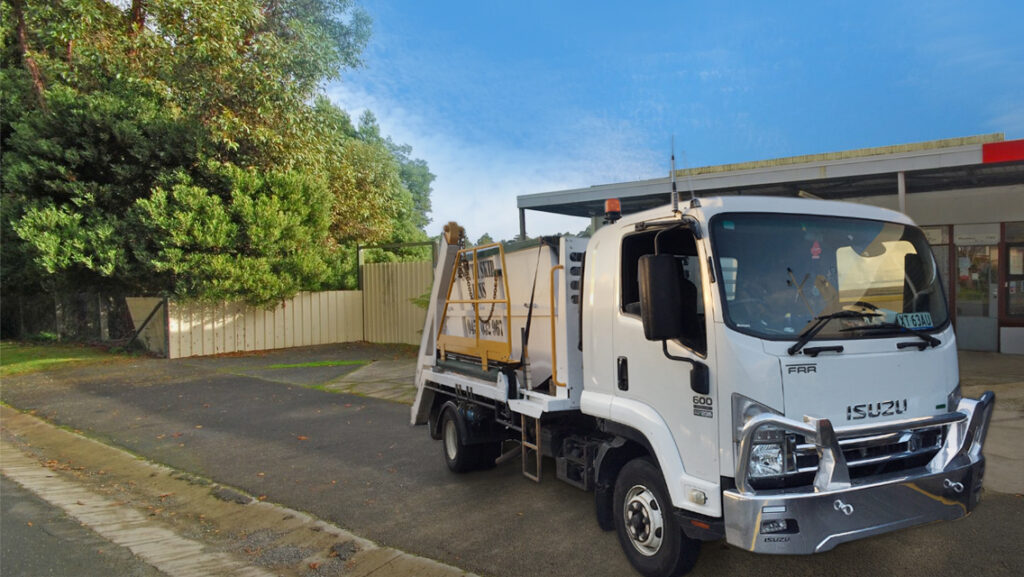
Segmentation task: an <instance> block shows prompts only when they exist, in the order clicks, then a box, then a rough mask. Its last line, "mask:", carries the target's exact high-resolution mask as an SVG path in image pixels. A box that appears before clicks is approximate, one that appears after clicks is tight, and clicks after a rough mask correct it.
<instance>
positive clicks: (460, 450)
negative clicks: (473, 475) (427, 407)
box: [440, 406, 477, 473]
mask: <svg viewBox="0 0 1024 577" xmlns="http://www.w3.org/2000/svg"><path fill="white" fill-rule="evenodd" d="M458 419H459V415H458V412H457V410H456V409H455V407H452V406H448V407H445V408H444V410H442V411H441V427H440V429H441V446H442V447H443V448H444V462H445V464H447V465H448V468H449V469H451V470H452V471H454V472H456V473H465V472H467V471H472V470H473V469H474V468H476V462H477V456H476V451H475V450H474V448H473V447H472V446H471V445H467V444H466V439H464V438H463V435H462V432H461V428H460V427H459V420H458Z"/></svg>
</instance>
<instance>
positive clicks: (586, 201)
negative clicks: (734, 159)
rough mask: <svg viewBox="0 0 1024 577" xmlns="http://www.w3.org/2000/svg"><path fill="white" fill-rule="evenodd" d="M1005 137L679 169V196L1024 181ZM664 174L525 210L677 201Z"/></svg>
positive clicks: (1021, 145) (837, 195)
mask: <svg viewBox="0 0 1024 577" xmlns="http://www.w3.org/2000/svg"><path fill="white" fill-rule="evenodd" d="M1002 138H1003V137H1002V135H1001V134H993V135H985V136H974V137H967V138H959V139H948V140H941V141H933V142H927V143H918V144H912V145H901V146H894V147H883V148H870V149H862V150H856V151H849V152H841V153H827V154H821V155H813V156H806V157H794V158H783V159H777V160H771V161H760V162H752V163H744V164H736V165H724V166H712V167H704V168H695V169H690V170H682V171H677V172H676V188H677V190H678V191H679V195H680V198H682V199H684V200H685V199H688V198H689V197H690V194H691V193H690V190H691V189H692V191H693V193H694V194H695V195H697V196H730V195H741V194H743V195H759V196H787V197H792V196H797V195H798V194H799V193H800V192H801V191H804V192H807V193H810V194H813V195H815V196H818V197H821V198H825V199H831V200H842V199H848V198H853V197H863V196H876V195H888V194H896V192H897V188H898V184H897V182H898V175H899V173H900V172H902V173H903V175H904V179H905V184H906V192H907V193H908V194H913V193H917V192H935V191H942V190H955V189H970V188H982V187H990V186H1002V185H1008V184H1020V183H1024V140H1012V141H1004V140H1003V139H1002ZM670 191H671V180H670V179H669V177H668V176H666V177H664V178H658V179H651V180H643V181H635V182H626V183H616V184H605V185H599V186H591V187H588V188H578V189H571V190H562V191H554V192H544V193H538V194H527V195H522V196H520V197H518V199H517V201H518V206H519V208H520V209H529V210H538V211H542V212H550V213H555V214H564V215H569V216H582V217H593V216H599V215H602V214H604V201H605V200H606V199H608V198H618V199H619V200H620V201H621V203H622V211H623V212H624V213H633V212H638V211H641V210H646V209H649V208H654V207H656V206H662V205H665V204H667V203H668V202H669V201H670Z"/></svg>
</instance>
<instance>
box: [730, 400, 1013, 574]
mask: <svg viewBox="0 0 1024 577" xmlns="http://www.w3.org/2000/svg"><path fill="white" fill-rule="evenodd" d="M994 404H995V396H994V395H993V394H992V393H991V392H986V393H985V394H983V395H982V396H981V398H979V399H977V400H974V399H963V400H961V401H960V404H959V406H958V407H957V411H955V412H953V413H950V414H948V415H941V416H939V417H933V418H924V419H912V420H909V421H903V422H899V423H887V424H884V425H881V426H878V427H873V428H867V429H866V428H857V429H853V428H850V429H840V430H833V429H832V426H831V423H829V421H828V420H825V419H811V418H805V423H799V422H797V421H793V420H791V419H786V418H784V417H780V416H777V415H767V414H766V415H759V416H758V417H755V418H754V419H752V420H751V421H750V422H749V423H748V424H747V425H746V426H745V427H744V430H743V436H742V440H741V442H740V453H741V454H740V460H739V461H738V462H739V463H740V466H739V467H738V470H737V477H736V485H737V489H733V490H727V491H724V492H723V513H724V516H725V536H726V540H727V541H728V542H729V543H730V544H732V545H734V546H737V547H741V548H743V549H747V550H749V551H755V552H758V553H776V554H808V553H820V552H822V551H828V550H830V549H832V548H833V547H835V546H836V545H838V544H840V543H845V542H847V541H853V540H856V539H860V538H863V537H870V536H872V535H878V534H881V533H887V532H889V531H894V530H897V529H903V528H906V527H911V526H914V525H919V524H921V523H928V522H931V521H942V520H951V519H958V518H960V517H963V516H964V515H966V514H968V513H969V512H970V511H971V510H973V509H974V507H975V506H976V505H977V504H978V501H979V499H980V496H981V495H980V493H981V486H982V479H983V477H984V473H985V458H984V456H983V455H982V454H981V449H982V445H983V444H984V442H985V435H986V433H987V432H988V425H989V421H990V418H991V414H992V408H993V405H994ZM936 424H943V425H947V426H948V429H947V432H946V438H945V441H944V443H943V445H942V447H941V449H940V450H939V452H938V453H937V454H936V455H935V457H934V458H932V460H931V462H929V463H928V465H927V466H924V467H918V468H916V469H912V470H908V471H902V472H900V473H899V474H888V475H885V476H881V477H869V478H864V479H857V480H855V481H853V482H851V481H850V479H849V474H848V471H847V469H846V463H845V460H844V457H843V453H842V451H841V450H840V449H839V444H838V439H840V438H845V437H852V436H855V435H863V434H872V433H880V432H883V431H888V430H897V429H901V428H902V429H916V428H923V427H930V426H935V425H936ZM764 425H772V426H775V427H782V428H785V429H788V430H791V431H793V432H797V433H800V434H802V435H804V436H805V438H807V439H808V440H813V442H814V443H815V445H816V446H817V450H818V453H819V468H818V473H817V476H816V477H815V480H814V485H813V486H811V487H806V488H800V489H796V490H794V489H783V490H773V491H755V490H753V489H752V488H751V487H750V485H749V483H748V482H747V478H746V477H747V475H746V467H745V466H744V465H745V464H746V462H747V461H748V460H749V451H750V446H751V443H750V441H751V439H752V438H753V435H754V433H755V432H756V430H757V429H759V428H760V427H762V426H764ZM773 520H785V521H786V529H784V530H781V531H776V532H770V533H762V531H761V529H762V526H763V525H764V524H765V523H766V522H769V521H773Z"/></svg>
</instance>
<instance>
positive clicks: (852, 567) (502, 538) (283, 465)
mask: <svg viewBox="0 0 1024 577" xmlns="http://www.w3.org/2000/svg"><path fill="white" fill-rule="evenodd" d="M414 354H415V352H414V351H412V350H411V349H408V348H383V349H378V348H377V347H373V346H370V345H344V346H332V347H314V348H312V349H293V350H290V351H277V352H274V353H267V354H262V355H256V356H253V357H249V356H242V357H219V358H211V359H191V360H180V361H167V360H160V359H137V360H130V361H126V362H120V363H112V364H105V365H93V366H89V367H83V368H80V369H73V370H62V371H56V372H52V373H41V374H34V375H26V376H23V377H16V378H9V379H5V380H4V383H3V389H2V391H0V396H2V399H3V401H4V402H6V403H9V404H10V405H12V406H14V407H17V408H19V409H22V410H29V411H33V412H34V413H35V414H37V415H38V416H40V417H43V418H46V419H47V420H50V421H51V422H54V423H56V424H59V425H63V426H67V427H69V428H71V429H75V430H80V431H83V432H84V433H85V434H87V435H89V436H92V437H94V438H97V439H99V440H102V441H104V442H107V443H110V444H113V445H117V446H120V447H123V448H126V449H128V450H130V451H132V452H134V453H136V454H139V455H143V456H145V457H147V458H149V459H151V460H154V461H157V462H160V463H164V464H167V465H169V466H171V467H175V468H178V469H182V470H185V471H189V472H192V473H195V474H198V475H202V476H205V477H209V478H211V479H215V480H216V481H218V482H221V483H225V484H228V485H232V486H235V487H238V488H240V489H243V490H245V491H247V492H249V493H251V494H253V495H260V496H265V497H266V498H267V499H268V500H270V501H273V502H278V503H282V504H285V505H287V506H290V507H292V508H295V509H300V510H304V511H308V512H310V513H312V514H314V515H316V516H318V517H321V518H323V519H326V520H328V521H330V522H332V523H335V524H337V525H339V526H341V527H344V528H346V529H349V530H351V531H352V532H354V533H356V534H359V535H361V536H364V537H366V538H369V539H372V540H374V541H376V542H378V543H380V544H382V545H385V546H391V547H396V548H399V549H402V550H405V551H409V552H411V553H416V554H419V555H424V556H426V557H430V558H433V559H437V560H439V561H442V562H445V563H449V564H452V565H456V566H459V567H462V568H464V569H466V570H469V571H473V572H475V573H479V574H482V575H495V576H497V575H501V576H521V575H553V576H562V575H564V576H569V575H593V576H604V575H607V576H621V575H630V574H633V572H632V570H631V568H630V567H629V565H628V563H627V562H626V560H625V558H624V556H623V555H622V553H621V551H620V550H619V545H618V542H617V540H616V538H615V535H614V534H613V533H605V532H602V531H600V530H599V529H598V527H597V525H596V522H595V521H594V514H593V503H592V499H593V497H592V495H590V494H588V493H584V492H581V491H578V490H577V489H574V488H572V487H570V486H568V485H566V484H564V483H560V482H558V481H556V480H555V479H554V475H553V471H552V469H553V466H552V465H553V463H550V462H547V463H545V466H546V469H547V470H546V471H545V478H544V482H543V483H542V484H540V485H537V484H534V483H531V482H529V481H528V480H526V479H525V478H523V477H522V475H521V474H520V471H519V468H518V463H517V462H516V461H513V462H512V463H509V464H506V465H503V466H501V467H498V468H496V469H494V470H491V471H486V472H482V473H473V474H470V475H466V476H458V475H454V474H451V473H450V472H449V471H448V470H447V468H446V467H445V465H444V463H443V460H442V458H441V448H440V446H439V444H438V443H435V442H434V441H432V440H431V439H430V438H429V436H428V435H427V433H426V431H425V430H424V429H423V428H422V427H420V428H417V427H411V426H409V425H408V415H409V408H408V405H406V404H403V403H400V402H394V401H388V400H382V399H377V398H370V397H367V396H360V395H357V394H351V393H339V392H335V391H334V390H331V387H332V385H339V383H341V382H342V381H344V380H345V378H346V377H347V376H348V377H351V375H354V374H355V371H359V370H365V369H368V368H369V367H372V364H371V363H360V364H349V365H333V366H330V365H327V366H325V365H319V366H317V365H312V363H317V362H320V361H331V360H353V361H356V360H358V361H380V362H384V361H387V362H396V364H395V366H401V365H402V363H401V361H402V360H403V358H406V359H409V358H411V355H414ZM403 355H404V357H403ZM254 359H255V360H254ZM288 364H292V365H295V364H299V365H307V366H305V367H294V368H269V367H270V365H288ZM378 366H379V365H378ZM369 374H374V373H373V371H372V370H371V371H370V373H369ZM376 374H378V375H379V374H380V373H379V372H377V373H376ZM394 374H395V375H399V376H400V374H401V373H400V371H398V372H396V373H394ZM395 378H397V377H395ZM381 382H386V380H385V381H381ZM378 384H380V383H378ZM392 384H401V383H392ZM337 388H338V387H337V386H335V389H337ZM997 394H998V392H997ZM1020 519H1024V498H1022V497H1021V496H1020V495H1015V494H1008V493H999V492H995V491H992V490H988V491H987V492H986V495H985V498H984V500H983V502H982V504H981V505H980V506H979V508H978V509H977V510H976V511H975V513H974V514H972V515H971V516H969V517H968V518H966V519H962V520H960V521H957V522H952V523H939V524H934V525H929V526H924V527H918V528H914V529H911V530H907V531H902V532H898V533H894V534H890V535H886V536H881V537H876V538H872V539H867V540H863V541H859V542H855V543H850V544H847V545H843V546H840V547H839V548H837V549H836V550H834V551H832V552H829V553H825V554H821V555H815V556H809V557H769V556H757V555H753V554H750V553H746V552H742V551H739V550H737V549H734V548H732V547H729V546H727V545H725V544H724V543H712V544H707V545H705V548H704V549H705V550H704V553H703V554H702V556H701V559H700V562H699V563H698V564H697V567H696V569H695V571H694V573H693V574H694V575H711V574H768V575H787V576H801V575H807V576H812V575H814V576H816V575H821V574H826V573H827V574H831V575H864V574H901V575H921V576H933V575H954V574H956V575H960V574H977V575H1019V574H1021V573H1022V572H1024V551H1022V550H1021V548H1020V547H1019V543H1021V542H1024V529H1022V527H1021V524H1020Z"/></svg>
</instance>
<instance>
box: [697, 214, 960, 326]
mask: <svg viewBox="0 0 1024 577" xmlns="http://www.w3.org/2000/svg"><path fill="white" fill-rule="evenodd" d="M711 235H712V243H713V246H714V250H715V253H716V255H717V263H718V269H719V275H720V278H721V279H722V281H723V282H722V283H721V289H720V290H721V291H722V300H723V302H724V303H725V306H724V311H723V312H724V315H725V319H726V322H727V323H728V325H729V326H730V327H732V328H734V329H736V330H738V331H740V332H744V333H748V334H752V335H755V336H759V337H764V338H769V339H777V340H781V339H794V338H796V337H797V336H798V335H799V334H800V333H801V332H802V331H803V330H804V329H805V328H807V327H808V326H809V325H811V324H812V323H814V322H815V319H817V318H819V317H824V316H826V315H833V316H834V318H832V319H830V320H827V321H825V320H824V319H823V322H825V324H824V325H823V326H822V327H821V328H820V331H818V333H817V337H816V338H818V339H823V338H824V339H840V338H841V339H846V338H862V337H874V336H882V335H886V334H891V333H899V332H902V331H905V330H921V331H933V330H935V329H939V328H942V327H944V326H945V324H946V322H947V321H948V316H949V315H948V312H947V308H946V299H945V296H944V294H943V291H942V283H941V281H940V279H939V277H938V271H937V269H936V266H935V260H934V258H933V257H932V252H931V249H930V248H929V246H928V243H927V241H926V240H925V238H924V235H923V234H922V233H921V231H920V230H919V229H917V228H915V227H911V226H905V225H902V224H897V223H892V222H881V221H873V220H860V219H851V218H838V217H830V216H815V215H785V214H763V213H747V214H741V213H737V214H724V215H720V216H717V217H715V218H714V219H713V220H712V223H711ZM838 311H853V312H861V313H870V314H863V315H856V314H839V315H834V313H836V312H838ZM887 328H888V330H886V329H887ZM860 329H863V330H860Z"/></svg>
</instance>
